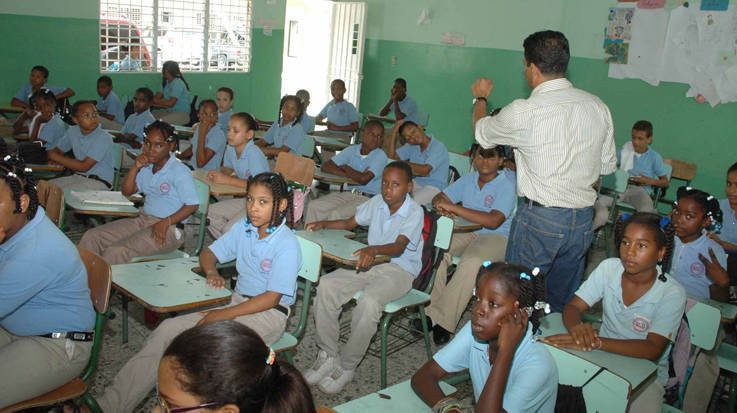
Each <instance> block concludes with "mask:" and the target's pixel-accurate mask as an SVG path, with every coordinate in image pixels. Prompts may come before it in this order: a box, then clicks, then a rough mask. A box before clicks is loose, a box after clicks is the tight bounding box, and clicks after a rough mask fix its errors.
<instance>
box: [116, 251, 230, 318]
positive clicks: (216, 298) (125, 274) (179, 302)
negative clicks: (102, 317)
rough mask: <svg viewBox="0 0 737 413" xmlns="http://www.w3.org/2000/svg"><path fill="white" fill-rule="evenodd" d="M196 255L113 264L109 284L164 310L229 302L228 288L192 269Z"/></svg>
mask: <svg viewBox="0 0 737 413" xmlns="http://www.w3.org/2000/svg"><path fill="white" fill-rule="evenodd" d="M198 265H199V262H198V258H197V257H191V258H178V259H174V260H163V261H149V262H138V263H131V264H119V265H113V266H112V271H113V287H114V288H115V289H117V290H119V291H121V292H122V293H123V294H125V295H127V296H128V297H130V298H131V299H133V300H135V301H137V302H138V303H140V304H141V305H142V306H144V307H146V308H148V309H150V310H152V311H156V312H161V313H166V312H172V311H182V310H186V309H191V308H197V307H204V306H209V305H214V304H227V303H229V302H230V295H231V291H230V290H228V289H225V288H224V289H216V288H212V287H208V286H207V285H206V284H205V278H204V277H201V276H199V275H197V274H195V273H193V272H192V268H193V267H196V266H198Z"/></svg>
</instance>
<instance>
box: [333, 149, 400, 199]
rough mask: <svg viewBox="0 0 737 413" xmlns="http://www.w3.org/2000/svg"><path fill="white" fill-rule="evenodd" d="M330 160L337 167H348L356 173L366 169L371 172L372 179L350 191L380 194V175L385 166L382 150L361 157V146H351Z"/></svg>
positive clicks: (353, 187)
mask: <svg viewBox="0 0 737 413" xmlns="http://www.w3.org/2000/svg"><path fill="white" fill-rule="evenodd" d="M331 160H332V161H333V162H334V163H335V164H336V165H338V166H343V165H348V166H350V167H351V168H353V169H355V170H356V171H358V172H364V171H366V170H367V169H368V170H369V171H371V172H373V174H374V177H373V178H371V180H370V181H369V182H368V183H367V184H366V185H360V186H351V189H357V190H359V191H361V192H366V193H369V194H372V195H376V194H378V193H381V175H382V174H383V173H384V167H385V166H386V164H387V157H386V153H384V150H383V149H381V148H376V149H374V150H373V151H371V152H369V154H368V155H361V145H360V144H358V145H351V146H349V147H347V148H345V149H343V150H342V151H340V153H339V154H337V155H335V156H333V158H332V159H331Z"/></svg>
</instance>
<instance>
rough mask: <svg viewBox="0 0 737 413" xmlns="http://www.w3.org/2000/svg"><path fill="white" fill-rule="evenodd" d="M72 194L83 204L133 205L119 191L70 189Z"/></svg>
mask: <svg viewBox="0 0 737 413" xmlns="http://www.w3.org/2000/svg"><path fill="white" fill-rule="evenodd" d="M72 196H74V197H75V198H77V199H79V200H80V201H82V203H85V204H97V205H125V206H133V202H131V201H130V200H128V198H126V197H125V196H123V193H122V192H120V191H72Z"/></svg>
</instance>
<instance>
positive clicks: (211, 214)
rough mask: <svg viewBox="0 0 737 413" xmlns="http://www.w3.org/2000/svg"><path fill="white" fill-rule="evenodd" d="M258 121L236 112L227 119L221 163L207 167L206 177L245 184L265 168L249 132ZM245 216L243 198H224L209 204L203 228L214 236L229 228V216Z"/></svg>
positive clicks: (219, 235)
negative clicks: (225, 145) (205, 225)
mask: <svg viewBox="0 0 737 413" xmlns="http://www.w3.org/2000/svg"><path fill="white" fill-rule="evenodd" d="M257 130H258V123H256V120H255V119H254V118H253V116H251V115H250V114H249V113H246V112H240V113H236V114H235V115H233V116H231V117H230V122H229V123H228V147H227V148H226V149H225V157H224V158H223V166H222V168H220V170H219V171H210V172H208V173H207V178H208V179H209V180H210V182H212V183H215V184H225V185H233V186H238V187H243V188H245V187H246V185H247V184H248V178H250V177H251V176H253V175H258V174H260V173H261V172H269V163H268V161H266V157H265V156H264V154H263V152H261V150H260V149H259V148H258V147H257V146H256V144H254V143H253V134H254V132H255V131H257ZM245 216H246V202H245V201H244V200H243V198H235V199H226V200H220V201H218V202H215V203H214V204H210V207H209V208H208V209H207V219H208V220H209V221H210V225H209V226H208V227H207V229H208V230H209V231H210V234H212V236H213V237H214V238H215V239H217V238H220V237H221V236H222V235H223V234H224V233H226V232H227V230H228V229H230V226H231V225H232V224H231V223H232V222H233V220H240V219H243V218H244V217H245ZM229 224H230V225H229Z"/></svg>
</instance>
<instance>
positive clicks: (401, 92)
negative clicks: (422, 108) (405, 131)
mask: <svg viewBox="0 0 737 413" xmlns="http://www.w3.org/2000/svg"><path fill="white" fill-rule="evenodd" d="M379 115H381V116H387V115H390V116H393V117H394V118H396V120H397V121H400V120H407V121H410V122H414V123H416V124H420V123H421V121H420V119H419V116H418V115H419V109H418V108H417V103H415V100H414V99H412V98H411V97H409V96H407V81H406V80H404V79H402V78H397V79H396V80H394V86H392V90H391V96H390V97H389V101H388V102H386V105H384V107H383V108H382V109H381V111H380V112H379Z"/></svg>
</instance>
